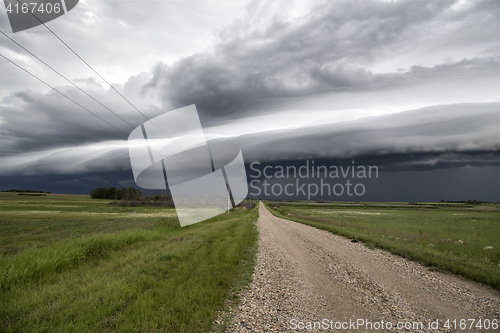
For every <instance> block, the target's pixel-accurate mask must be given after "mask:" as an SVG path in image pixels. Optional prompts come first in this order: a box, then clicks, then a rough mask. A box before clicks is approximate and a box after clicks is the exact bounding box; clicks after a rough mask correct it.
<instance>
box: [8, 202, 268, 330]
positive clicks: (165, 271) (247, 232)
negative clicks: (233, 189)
mask: <svg viewBox="0 0 500 333" xmlns="http://www.w3.org/2000/svg"><path fill="white" fill-rule="evenodd" d="M6 196H8V197H7V198H5V197H6ZM0 211H1V213H2V214H3V215H2V223H1V224H0V232H1V235H2V249H3V254H2V255H1V256H0V271H1V272H2V274H1V280H0V282H1V283H0V293H1V296H0V318H1V323H0V331H1V332H99V331H106V332H107V331H111V332H163V331H166V332H207V331H209V330H210V329H211V328H212V327H213V320H214V318H215V316H216V314H217V313H218V312H219V311H221V310H224V309H225V301H226V300H227V299H228V298H229V299H233V300H234V299H235V297H236V296H235V295H236V294H235V293H234V292H231V290H233V291H234V290H237V289H238V288H242V287H243V286H244V285H246V284H247V283H248V281H249V279H250V276H251V271H252V269H253V260H254V259H253V258H254V252H255V244H256V240H257V231H256V229H255V224H254V222H255V220H256V219H257V216H258V211H257V209H256V208H254V209H250V210H247V209H243V208H237V209H236V210H233V211H231V213H230V214H221V215H219V216H217V217H214V218H212V219H210V220H208V221H205V222H202V223H198V224H194V225H191V226H188V227H184V228H181V227H180V226H179V225H178V221H177V218H176V216H175V210H173V209H170V208H150V207H133V208H130V207H116V206H112V205H109V201H106V200H95V199H94V200H91V199H88V198H85V197H77V196H56V195H50V194H48V195H47V197H29V196H19V197H15V199H13V196H12V194H11V193H8V194H4V193H2V194H0ZM40 211H44V212H45V213H39V212H40ZM56 211H59V213H56ZM91 213H92V214H91ZM110 213H113V214H110ZM172 213H174V214H172ZM144 215H146V216H144ZM86 222H87V223H86ZM40 225H42V226H43V227H40ZM47 226H48V228H45V229H42V228H44V227H47ZM64 231H66V232H64ZM4 236H6V237H5V238H8V239H9V241H8V242H4ZM26 239H29V242H28V243H29V244H28V245H26ZM18 242H19V243H22V244H23V246H16V244H18ZM13 249H15V250H13Z"/></svg>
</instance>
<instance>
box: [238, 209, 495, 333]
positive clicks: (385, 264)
mask: <svg viewBox="0 0 500 333" xmlns="http://www.w3.org/2000/svg"><path fill="white" fill-rule="evenodd" d="M259 213H260V218H259V220H258V222H257V228H258V230H259V233H260V238H259V251H258V255H257V256H258V258H257V265H256V267H255V272H254V276H253V281H252V282H251V283H250V285H249V288H248V289H247V290H246V291H244V292H243V293H242V295H241V301H240V304H239V305H238V308H237V310H236V311H235V313H234V314H233V317H232V321H231V324H230V325H229V327H228V331H229V332H296V331H302V332H325V331H341V332H348V331H353V332H354V331H355V332H386V331H388V332H454V331H461V332H482V331H486V332H500V329H493V328H490V329H489V330H484V328H482V329H479V328H470V324H471V321H470V320H469V319H474V320H475V321H474V325H476V324H477V322H478V320H479V319H481V325H482V324H483V323H485V324H486V323H487V322H488V323H490V327H491V324H492V322H493V320H494V319H496V320H499V318H500V293H499V292H497V291H495V290H492V289H491V288H489V287H486V286H482V285H480V284H478V283H474V282H470V281H467V280H465V279H462V278H460V277H458V276H452V275H446V274H442V273H438V272H432V271H429V270H428V269H427V268H426V267H423V266H421V265H419V264H417V263H414V262H410V261H408V260H406V259H403V258H400V257H398V256H395V255H392V254H390V253H388V252H385V251H382V250H378V249H375V250H370V249H369V248H367V247H365V246H364V245H363V244H362V243H352V242H350V241H349V240H348V239H346V238H343V237H340V236H337V235H334V234H331V233H329V232H326V231H323V230H318V229H315V228H312V227H309V226H306V225H303V224H300V223H296V222H292V221H288V220H284V219H280V218H277V217H275V216H273V215H272V214H271V213H270V212H269V211H268V210H267V209H266V208H265V207H264V205H263V204H262V203H261V204H260V208H259ZM448 319H449V320H450V321H449V322H448V324H449V326H450V328H445V327H444V325H445V323H446V321H447V320H448ZM461 319H465V320H466V329H464V330H460V320H461ZM486 319H488V320H489V321H485V320H486ZM361 320H363V321H364V322H361ZM436 320H438V322H437V323H436ZM453 320H456V322H455V323H456V327H457V329H456V330H455V329H454V326H455V323H454V322H453ZM429 321H430V322H431V325H433V326H431V327H430V328H429ZM367 322H371V325H372V326H370V324H369V323H367ZM398 323H399V327H400V328H397V325H398ZM419 323H422V325H423V326H422V327H421V326H420V324H419ZM462 323H464V321H462ZM353 324H354V325H353ZM358 324H359V325H358ZM436 324H439V326H438V328H437V329H436V328H435V325H436ZM314 325H316V326H314ZM389 325H391V326H392V328H391V329H389ZM405 325H406V328H405ZM377 326H378V329H377ZM314 327H315V328H314ZM462 328H463V326H462Z"/></svg>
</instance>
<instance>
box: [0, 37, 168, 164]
mask: <svg viewBox="0 0 500 333" xmlns="http://www.w3.org/2000/svg"><path fill="white" fill-rule="evenodd" d="M0 32H1V33H2V34H3V35H4V36H5V37H7V38H8V39H10V40H11V41H12V42H14V43H15V44H16V45H18V46H19V47H21V48H22V49H23V50H25V51H26V52H28V53H29V54H31V55H32V56H33V57H34V58H36V59H37V60H38V61H40V62H41V63H42V64H44V65H45V66H47V67H48V68H50V69H51V70H52V71H54V72H55V73H57V74H58V75H59V76H60V77H62V78H63V79H65V80H66V81H68V82H69V83H70V84H72V85H73V86H75V87H76V88H77V89H78V90H80V91H81V92H83V93H84V94H85V95H87V96H88V97H90V98H91V99H92V100H94V101H95V102H97V103H98V104H99V105H101V106H102V107H104V108H105V109H106V110H108V111H109V112H111V113H112V114H114V115H115V116H117V117H118V118H120V119H121V120H123V121H124V122H125V123H127V124H128V125H129V126H130V127H132V128H135V127H136V126H134V125H132V124H131V123H129V122H128V121H127V120H125V119H123V118H122V117H121V116H120V115H118V114H117V113H115V112H114V111H113V110H111V109H110V108H108V107H107V106H105V105H104V104H102V103H101V102H99V101H98V100H97V99H95V98H94V97H93V96H91V95H90V94H88V93H87V92H86V91H85V90H83V89H82V88H80V87H79V86H78V85H76V84H75V83H73V82H72V81H71V80H69V79H68V78H67V77H65V76H64V75H63V74H61V73H60V72H58V71H57V70H56V69H54V68H53V67H51V66H50V65H49V64H47V63H46V62H45V61H43V60H42V59H40V58H39V57H38V56H36V55H35V54H34V53H33V52H31V51H30V50H28V49H27V48H25V47H24V46H22V45H21V44H19V43H18V42H17V41H15V40H14V39H12V38H11V37H9V36H8V35H6V34H5V33H4V32H3V31H0ZM150 140H151V141H153V142H155V143H157V144H158V145H160V146H162V145H161V144H160V143H159V142H157V141H156V140H154V139H150ZM162 147H163V148H165V149H166V150H167V151H168V152H170V153H172V154H173V152H172V151H171V150H170V149H168V148H167V147H165V146H162Z"/></svg>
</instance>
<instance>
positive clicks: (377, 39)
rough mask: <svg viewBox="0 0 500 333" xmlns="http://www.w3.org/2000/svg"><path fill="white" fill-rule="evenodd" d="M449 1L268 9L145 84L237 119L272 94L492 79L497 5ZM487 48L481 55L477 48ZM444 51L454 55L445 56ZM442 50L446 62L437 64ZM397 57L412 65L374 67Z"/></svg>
mask: <svg viewBox="0 0 500 333" xmlns="http://www.w3.org/2000/svg"><path fill="white" fill-rule="evenodd" d="M454 6H455V7H456V6H457V4H456V3H455V2H450V1H398V2H384V3H382V2H380V1H342V2H338V1H336V2H326V3H323V4H321V5H318V6H316V7H315V8H314V9H313V10H312V11H311V12H310V13H309V14H307V15H305V16H303V17H300V18H299V19H297V20H287V19H285V18H281V17H280V16H279V15H275V16H273V17H272V18H271V19H269V20H268V21H266V22H263V23H262V24H260V25H257V27H253V26H252V25H251V24H245V22H243V23H241V22H240V24H234V25H233V26H232V27H231V28H229V29H226V30H223V31H222V32H221V33H220V43H219V44H218V45H217V46H216V47H215V49H214V50H213V52H211V53H204V54H195V55H193V56H191V57H187V58H184V59H182V60H181V61H179V62H177V63H175V64H174V65H172V66H168V65H162V64H159V65H158V66H156V68H155V69H154V77H153V79H152V80H151V82H150V83H149V84H148V85H146V86H145V89H152V88H156V89H157V90H158V92H159V95H160V98H161V99H162V101H163V102H164V104H165V105H166V106H169V107H171V108H177V107H180V106H183V105H186V104H192V103H195V104H196V105H197V106H198V109H199V110H200V111H201V112H202V113H203V115H204V116H206V117H214V116H215V117H220V116H224V115H225V116H230V117H237V116H238V114H239V113H242V112H244V111H248V110H252V111H253V110H258V109H262V106H261V105H262V103H263V102H266V101H270V100H273V99H286V98H296V97H305V96H310V95H315V94H322V93H329V92H342V91H364V90H380V89H389V88H394V87H400V86H402V85H409V84H415V83H429V82H432V81H443V80H447V81H448V82H449V81H454V80H463V79H464V78H465V77H466V78H475V77H478V76H483V77H485V76H486V77H488V76H490V77H494V78H497V77H498V66H499V62H498V49H496V48H495V47H498V37H499V36H498V30H499V29H498V28H499V24H498V22H499V17H498V3H495V2H494V1H478V2H473V3H472V4H470V5H469V7H467V8H462V9H458V8H455V7H454ZM486 27H488V28H486ZM491 47H493V49H491V50H490V51H492V52H490V53H489V54H487V53H488V52H486V53H484V52H483V53H481V52H482V51H481V52H480V50H484V49H488V48H491ZM471 52H472V53H471ZM450 53H452V54H454V55H455V57H456V56H458V57H461V59H463V60H460V61H458V62H454V60H453V57H451V56H450V55H449V54H450ZM429 54H432V56H429ZM472 54H474V58H473V57H471V56H470V55H472ZM445 55H446V59H448V60H447V62H448V63H442V61H443V57H445ZM439 56H441V58H440V59H438V60H437V61H434V62H432V61H430V60H429V61H428V62H429V63H432V65H430V66H429V65H427V66H423V65H418V64H419V63H421V62H422V59H425V58H431V59H432V57H439ZM398 57H407V58H408V59H409V61H414V62H413V63H411V64H410V65H409V66H406V68H390V67H391V66H392V65H391V66H389V68H387V69H386V71H380V70H377V67H376V66H377V65H378V64H380V63H383V62H388V63H389V64H391V63H394V65H397V64H401V63H404V62H401V61H400V60H397V59H398ZM425 60H427V59H425Z"/></svg>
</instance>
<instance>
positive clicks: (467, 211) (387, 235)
mask: <svg viewBox="0 0 500 333" xmlns="http://www.w3.org/2000/svg"><path fill="white" fill-rule="evenodd" d="M266 204H267V207H268V208H269V209H270V211H271V212H272V213H273V214H275V215H276V216H278V217H283V218H287V219H290V220H293V221H297V222H301V223H304V224H308V225H311V226H314V227H317V228H320V229H325V230H328V231H331V232H333V233H335V234H339V235H342V236H345V237H349V238H350V239H351V240H352V241H362V242H364V243H365V244H366V245H367V246H368V247H371V248H373V247H379V248H382V249H385V250H388V251H390V252H392V253H395V254H398V255H401V256H403V257H406V258H408V259H411V260H415V261H418V262H420V263H422V264H424V265H426V266H430V267H434V268H435V269H438V270H443V271H449V272H453V273H456V274H459V275H462V276H464V277H467V278H469V279H472V280H475V281H478V282H482V283H486V284H489V285H491V286H492V287H494V288H495V289H500V209H498V208H496V207H497V206H500V205H498V204H497V205H493V204H483V205H479V206H474V207H472V208H471V207H470V206H467V205H462V204H456V205H445V204H431V203H427V204H422V205H421V207H422V208H419V207H418V206H417V207H415V206H414V207H404V206H405V204H404V203H390V204H399V205H394V206H392V207H391V206H389V203H388V205H387V206H383V205H381V204H380V205H381V206H375V205H366V204H361V205H359V206H346V205H342V204H334V203H332V204H321V205H309V204H282V203H273V202H267V203H266ZM377 205H379V204H377Z"/></svg>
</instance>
